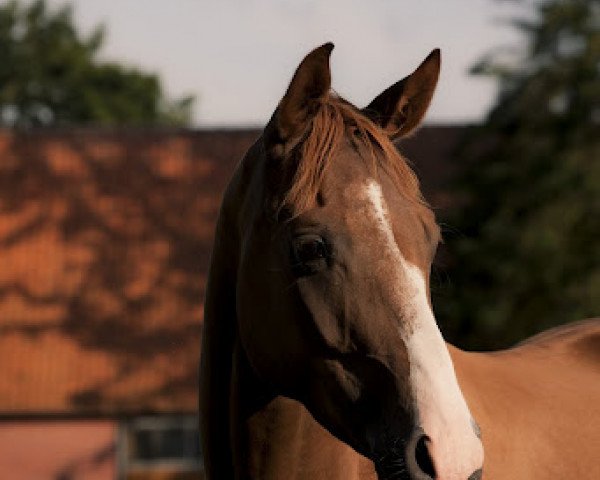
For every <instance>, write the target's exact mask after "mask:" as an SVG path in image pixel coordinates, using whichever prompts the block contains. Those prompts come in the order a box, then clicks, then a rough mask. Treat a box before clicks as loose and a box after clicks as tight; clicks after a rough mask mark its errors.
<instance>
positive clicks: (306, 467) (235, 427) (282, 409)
mask: <svg viewBox="0 0 600 480" xmlns="http://www.w3.org/2000/svg"><path fill="white" fill-rule="evenodd" d="M230 405H231V420H232V421H231V425H232V431H231V434H232V443H233V456H234V464H235V469H236V478H240V479H241V478H243V479H260V480H275V479H281V478H287V479H291V480H305V479H306V480H308V479H328V480H329V479H331V480H336V479H339V480H342V479H343V480H363V479H365V480H366V479H375V478H376V477H375V474H374V472H373V467H372V464H371V463H370V462H369V461H368V460H367V459H365V458H363V457H361V456H360V455H358V454H357V453H356V452H355V451H354V450H352V449H351V448H350V447H349V446H347V445H345V444H344V443H342V442H340V441H339V440H337V439H336V438H334V437H333V436H332V435H331V434H330V433H329V432H327V430H325V429H324V428H323V427H321V425H319V423H317V422H316V421H315V420H314V419H313V417H312V416H311V415H310V413H309V412H308V411H307V410H306V409H305V408H304V406H303V405H302V404H300V403H299V402H296V401H295V400H291V399H289V398H286V397H283V396H276V395H273V394H271V393H269V390H268V388H266V387H265V385H264V384H262V383H261V382H260V380H259V379H257V377H256V376H255V375H254V373H253V372H252V369H251V368H250V366H249V364H248V361H247V359H246V357H245V355H244V353H243V350H242V349H241V348H240V346H239V344H238V345H237V346H236V349H235V352H234V367H233V371H232V391H231V404H230Z"/></svg>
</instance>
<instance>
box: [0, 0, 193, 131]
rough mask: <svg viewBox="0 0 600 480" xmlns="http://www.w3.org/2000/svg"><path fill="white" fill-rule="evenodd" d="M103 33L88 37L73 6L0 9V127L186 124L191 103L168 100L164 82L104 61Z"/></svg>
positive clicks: (14, 5)
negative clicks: (79, 27) (75, 19)
mask: <svg viewBox="0 0 600 480" xmlns="http://www.w3.org/2000/svg"><path fill="white" fill-rule="evenodd" d="M103 38H104V29H103V28H102V27H97V28H96V29H95V30H94V31H93V32H92V33H91V34H89V35H88V36H84V35H82V34H80V33H79V32H78V31H77V28H76V26H75V25H74V24H73V19H72V9H71V7H70V6H69V5H67V6H64V7H62V8H60V9H58V10H57V11H51V10H49V9H48V7H47V6H46V2H45V1H44V0H36V1H35V2H33V3H30V4H24V3H20V2H18V1H16V0H12V1H9V2H8V3H6V4H5V5H4V6H0V125H3V126H17V127H31V126H47V125H73V124H89V125H123V124H127V125H131V124H134V125H140V124H142V125H149V124H176V125H180V124H186V123H189V120H190V117H191V109H192V106H193V98H192V97H185V98H182V99H179V100H174V101H173V100H168V99H166V98H165V95H164V92H163V89H162V86H161V83H160V80H159V78H158V77H157V76H156V75H154V74H149V73H145V72H142V71H140V70H138V69H136V68H131V67H127V66H123V65H119V64H117V63H112V62H103V61H100V60H99V59H98V53H99V50H100V48H101V46H102V42H103Z"/></svg>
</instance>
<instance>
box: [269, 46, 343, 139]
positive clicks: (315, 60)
mask: <svg viewBox="0 0 600 480" xmlns="http://www.w3.org/2000/svg"><path fill="white" fill-rule="evenodd" d="M332 50H333V43H326V44H324V45H321V46H320V47H318V48H316V49H314V50H313V51H312V52H310V53H309V54H308V55H307V56H306V57H305V58H304V60H302V62H301V63H300V65H299V66H298V68H297V70H296V73H295V74H294V77H293V78H292V81H291V82H290V85H289V87H288V89H287V91H286V93H285V95H284V96H283V98H282V99H281V101H280V102H279V106H278V107H277V110H276V111H275V114H274V115H273V118H272V119H271V121H270V122H269V125H267V133H268V135H267V139H268V141H269V143H271V144H272V145H279V146H282V147H285V145H286V144H290V143H293V142H294V141H295V140H297V139H298V138H300V137H301V136H302V134H303V133H304V132H305V130H306V127H307V125H308V123H309V122H310V120H311V119H312V118H313V117H314V115H315V114H316V113H317V111H318V109H319V107H320V103H321V101H322V100H323V99H324V98H325V97H326V96H327V95H328V94H329V90H330V88H331V73H330V70H329V56H330V54H331V51H332ZM284 149H285V148H284Z"/></svg>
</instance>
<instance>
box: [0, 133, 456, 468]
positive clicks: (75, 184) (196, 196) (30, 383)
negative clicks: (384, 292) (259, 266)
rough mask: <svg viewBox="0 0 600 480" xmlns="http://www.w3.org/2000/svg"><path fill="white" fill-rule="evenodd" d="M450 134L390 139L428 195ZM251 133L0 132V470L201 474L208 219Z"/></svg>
mask: <svg viewBox="0 0 600 480" xmlns="http://www.w3.org/2000/svg"><path fill="white" fill-rule="evenodd" d="M460 133H461V129H457V128H452V127H428V128H424V129H423V130H421V131H420V132H419V134H418V135H417V136H415V137H414V138H412V139H409V140H408V141H407V142H406V143H405V144H404V145H403V146H402V148H401V150H403V151H404V152H405V153H406V154H407V156H408V157H409V158H412V159H413V160H414V163H415V168H416V170H417V171H418V172H419V173H420V174H421V177H422V181H423V186H424V190H425V193H426V196H427V197H428V198H429V200H430V201H431V203H432V204H433V205H434V206H437V207H440V208H442V209H443V208H444V207H447V206H448V198H447V196H446V195H445V194H444V192H443V190H442V186H443V185H444V184H445V183H446V182H447V179H448V177H449V176H450V175H451V174H452V172H453V168H452V165H451V164H450V163H448V162H447V161H445V160H444V159H446V158H449V154H450V152H451V151H452V149H453V148H454V146H455V145H456V143H457V141H458V139H459V136H460ZM258 135H259V132H258V131H256V130H230V131H227V130H223V131H172V130H171V131H165V130H131V131H127V130H125V131H122V130H120V131H97V130H74V131H62V130H61V131H52V130H44V131H33V132H21V133H19V132H12V131H0V478H7V479H8V478H10V479H11V480H33V479H35V480H46V479H48V480H80V479H81V480H83V479H85V480H108V479H111V480H112V479H138V478H139V479H142V478H143V479H150V480H152V479H188V478H190V479H191V478H201V470H202V466H201V460H200V459H201V456H200V454H199V445H198V438H197V428H196V423H197V417H196V411H197V381H196V378H197V364H198V359H199V354H200V328H201V323H202V299H203V297H204V286H205V283H206V271H207V266H208V261H209V255H210V250H211V244H212V239H213V225H214V222H215V219H216V215H217V212H218V208H219V205H220V198H221V195H222V192H223V189H224V187H225V185H226V183H227V180H228V178H229V176H230V175H231V172H232V170H233V168H234V166H235V164H236V163H237V161H238V160H239V159H240V158H241V157H242V155H243V153H244V151H245V150H246V149H247V148H248V146H249V145H250V144H251V143H252V142H253V141H254V139H255V138H256V137H257V136H258Z"/></svg>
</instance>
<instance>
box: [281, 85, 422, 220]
mask: <svg viewBox="0 0 600 480" xmlns="http://www.w3.org/2000/svg"><path fill="white" fill-rule="evenodd" d="M346 136H348V138H349V139H350V142H351V144H352V146H353V147H354V148H355V149H356V150H357V151H358V152H359V153H360V155H361V157H362V158H363V160H364V161H365V165H366V166H367V168H368V169H369V171H370V174H371V175H373V176H375V177H377V176H378V175H379V169H383V170H384V171H385V172H386V173H387V174H388V175H390V177H391V178H392V179H393V181H394V183H395V184H396V185H397V187H398V190H399V192H400V193H401V194H402V195H404V196H405V197H406V198H407V199H408V200H410V201H414V202H417V203H421V204H425V201H424V199H423V196H422V195H421V190H420V188H419V181H418V179H417V177H416V175H415V173H414V172H413V170H412V169H411V167H410V166H409V165H408V163H407V161H406V160H405V159H404V158H403V157H402V155H400V153H399V152H398V150H397V149H396V147H395V146H394V144H393V143H392V142H391V141H390V139H389V137H388V136H387V134H386V133H385V132H384V131H383V130H382V129H381V128H380V127H378V126H377V125H375V124H374V123H373V122H372V121H371V120H369V119H368V118H367V117H366V116H365V115H364V114H362V113H361V112H360V111H359V110H358V109H356V108H355V107H354V106H353V105H352V104H350V103H348V102H346V101H345V100H343V99H341V98H340V97H338V96H336V95H333V94H331V95H328V96H327V97H325V98H324V99H322V100H320V105H319V108H318V109H317V113H316V114H315V116H314V117H313V119H312V120H311V124H310V126H309V128H308V131H307V133H306V135H305V137H304V140H303V141H301V142H300V143H299V144H298V146H297V151H296V155H297V157H296V158H297V164H296V165H295V173H294V176H293V178H292V181H291V185H290V187H289V189H288V191H287V193H286V194H285V196H284V198H283V202H282V206H287V207H288V208H293V211H294V213H295V214H299V213H301V212H303V211H305V210H306V209H308V208H309V207H310V206H311V204H313V202H314V201H315V199H316V197H317V193H318V191H319V188H320V186H321V183H322V181H323V175H324V173H325V171H326V170H327V168H328V166H329V164H330V163H331V162H329V159H330V158H331V157H332V156H333V155H334V154H335V153H336V152H337V150H338V149H339V148H340V146H342V145H343V140H344V137H346Z"/></svg>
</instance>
